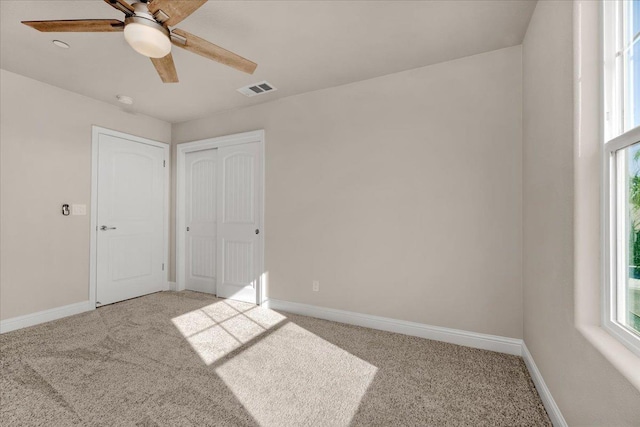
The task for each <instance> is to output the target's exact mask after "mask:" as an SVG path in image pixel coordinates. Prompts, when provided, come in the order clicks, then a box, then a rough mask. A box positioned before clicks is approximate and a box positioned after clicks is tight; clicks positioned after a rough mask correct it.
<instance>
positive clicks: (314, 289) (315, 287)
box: [312, 280, 320, 292]
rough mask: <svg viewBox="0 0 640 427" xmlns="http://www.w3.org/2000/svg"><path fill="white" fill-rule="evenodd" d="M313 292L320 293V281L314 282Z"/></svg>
mask: <svg viewBox="0 0 640 427" xmlns="http://www.w3.org/2000/svg"><path fill="white" fill-rule="evenodd" d="M312 288H313V292H320V282H319V281H318V280H314V281H313V285H312Z"/></svg>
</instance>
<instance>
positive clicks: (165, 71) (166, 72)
mask: <svg viewBox="0 0 640 427" xmlns="http://www.w3.org/2000/svg"><path fill="white" fill-rule="evenodd" d="M149 59H151V62H153V66H154V67H156V71H157V72H158V74H159V75H160V79H162V82H163V83H178V73H177V72H176V65H175V64H174V63H173V56H171V53H169V54H168V55H167V56H165V57H163V58H149Z"/></svg>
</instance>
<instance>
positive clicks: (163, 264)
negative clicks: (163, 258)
mask: <svg viewBox="0 0 640 427" xmlns="http://www.w3.org/2000/svg"><path fill="white" fill-rule="evenodd" d="M162 271H164V262H163V263H162Z"/></svg>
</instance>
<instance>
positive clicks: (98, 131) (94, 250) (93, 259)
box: [89, 125, 171, 308]
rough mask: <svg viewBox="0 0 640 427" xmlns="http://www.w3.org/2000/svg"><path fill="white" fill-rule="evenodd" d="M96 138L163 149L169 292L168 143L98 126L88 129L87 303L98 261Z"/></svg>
mask: <svg viewBox="0 0 640 427" xmlns="http://www.w3.org/2000/svg"><path fill="white" fill-rule="evenodd" d="M100 135H109V136H113V137H116V138H121V139H125V140H128V141H132V142H133V143H136V144H146V145H152V146H154V147H158V148H162V149H163V150H164V158H165V162H166V164H165V167H164V221H163V223H164V227H163V237H162V238H163V241H164V249H163V253H164V258H163V259H164V283H163V284H162V290H165V291H166V290H169V213H170V209H169V202H170V197H171V173H170V171H171V150H170V144H167V143H166V142H159V141H154V140H152V139H148V138H143V137H140V136H135V135H130V134H128V133H124V132H119V131H117V130H112V129H107V128H103V127H100V126H95V125H94V126H92V127H91V245H90V249H89V304H90V305H91V307H92V308H93V307H96V294H97V290H98V277H97V268H96V266H97V261H98V258H97V256H98V246H97V245H98V143H99V138H100Z"/></svg>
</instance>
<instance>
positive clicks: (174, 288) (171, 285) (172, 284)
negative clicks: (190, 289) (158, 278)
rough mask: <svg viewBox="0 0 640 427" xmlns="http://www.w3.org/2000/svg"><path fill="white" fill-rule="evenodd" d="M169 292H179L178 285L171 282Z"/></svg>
mask: <svg viewBox="0 0 640 427" xmlns="http://www.w3.org/2000/svg"><path fill="white" fill-rule="evenodd" d="M169 290H170V291H177V290H178V284H177V283H176V282H169Z"/></svg>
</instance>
